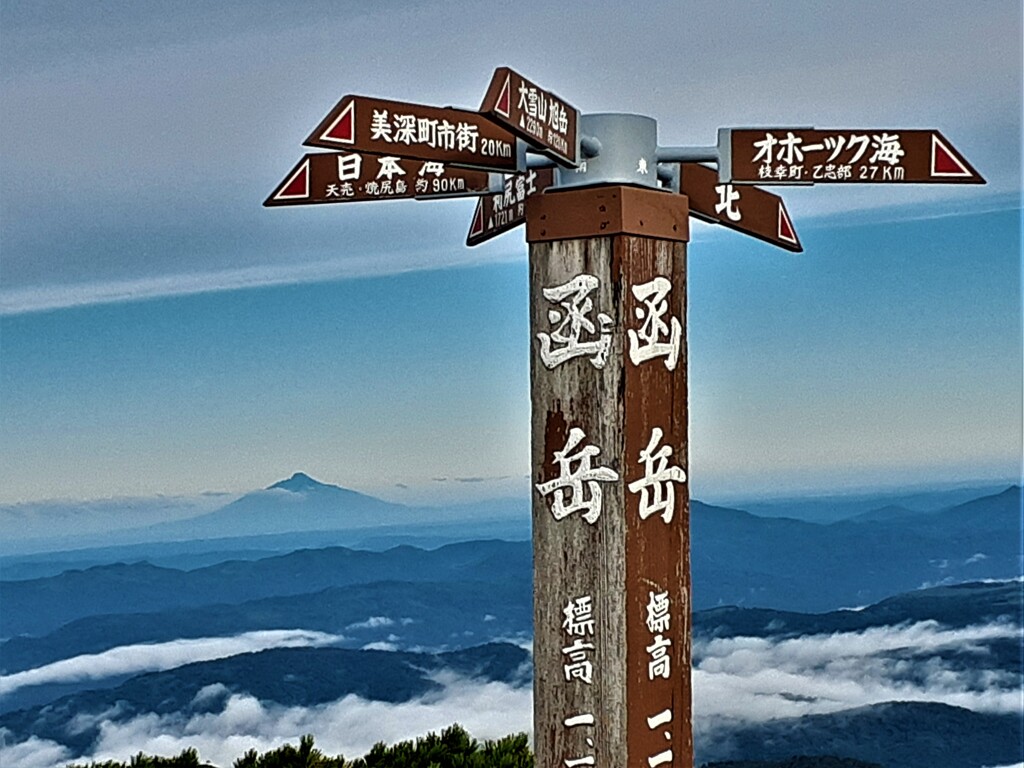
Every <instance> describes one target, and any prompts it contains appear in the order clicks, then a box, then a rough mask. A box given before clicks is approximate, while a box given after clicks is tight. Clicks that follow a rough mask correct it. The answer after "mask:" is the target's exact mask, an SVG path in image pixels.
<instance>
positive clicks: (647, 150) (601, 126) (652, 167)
mask: <svg viewBox="0 0 1024 768" xmlns="http://www.w3.org/2000/svg"><path fill="white" fill-rule="evenodd" d="M580 136H582V137H584V139H587V140H591V142H590V143H593V142H592V140H594V139H596V141H597V146H599V147H600V151H599V153H598V154H597V155H596V156H594V157H588V158H586V159H585V160H583V161H582V162H580V164H579V167H577V168H559V169H558V187H559V188H565V187H591V186H594V185H596V184H634V185H637V186H641V187H657V186H658V122H657V120H655V119H654V118H652V117H645V116H644V115H630V114H620V113H605V114H596V115H581V116H580ZM584 146H586V145H584Z"/></svg>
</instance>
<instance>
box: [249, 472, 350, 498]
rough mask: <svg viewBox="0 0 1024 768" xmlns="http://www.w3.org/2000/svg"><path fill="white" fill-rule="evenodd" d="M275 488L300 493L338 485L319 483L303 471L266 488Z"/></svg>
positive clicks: (269, 489)
mask: <svg viewBox="0 0 1024 768" xmlns="http://www.w3.org/2000/svg"><path fill="white" fill-rule="evenodd" d="M275 488H278V489H280V490H282V491H291V492H292V493H302V492H303V491H315V490H317V489H319V488H338V486H336V485H327V484H326V483H321V482H320V481H319V480H314V479H313V478H312V477H310V476H309V475H307V474H306V473H305V472H296V473H295V474H294V475H292V476H291V477H289V478H288V479H287V480H278V481H277V482H276V483H274V484H273V485H271V486H268V487H267V488H266V490H268V491H272V490H274V489H275ZM339 490H340V489H339Z"/></svg>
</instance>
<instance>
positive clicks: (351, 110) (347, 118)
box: [320, 101, 356, 144]
mask: <svg viewBox="0 0 1024 768" xmlns="http://www.w3.org/2000/svg"><path fill="white" fill-rule="evenodd" d="M355 125H356V103H355V102H354V101H350V102H349V103H348V106H347V107H345V108H344V109H343V110H341V113H340V114H339V115H338V116H337V117H336V118H335V120H334V122H333V123H331V125H330V127H329V128H328V129H327V130H326V131H324V132H323V133H322V134H320V139H321V141H336V142H338V143H339V144H353V143H355V140H356V129H355Z"/></svg>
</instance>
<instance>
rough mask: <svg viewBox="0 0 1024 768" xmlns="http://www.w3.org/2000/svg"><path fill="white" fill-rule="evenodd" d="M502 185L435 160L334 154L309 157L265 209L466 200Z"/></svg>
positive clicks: (491, 176) (497, 180) (493, 176)
mask: <svg viewBox="0 0 1024 768" xmlns="http://www.w3.org/2000/svg"><path fill="white" fill-rule="evenodd" d="M500 183H501V176H500V174H495V173H488V172H487V171H474V170H468V169H465V168H452V167H450V166H446V165H444V164H442V163H438V162H434V161H430V160H407V159H404V158H401V157H395V156H393V155H363V154H360V153H358V152H338V153H334V152H331V153H321V154H312V155H306V156H304V157H303V158H302V159H301V160H300V161H299V162H298V164H296V166H295V167H294V168H292V169H291V171H289V172H288V175H287V176H285V177H284V181H282V182H281V183H280V184H279V185H278V186H277V189H275V190H274V191H273V192H272V193H271V195H270V197H268V198H267V199H266V201H265V202H264V203H263V205H265V206H268V207H272V206H278V205H315V204H319V203H354V202H359V201H361V200H391V199H396V198H408V197H418V198H431V197H464V196H470V195H480V194H484V193H486V192H489V191H491V190H493V189H495V188H496V185H498V184H500Z"/></svg>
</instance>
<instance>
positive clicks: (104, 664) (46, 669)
mask: <svg viewBox="0 0 1024 768" xmlns="http://www.w3.org/2000/svg"><path fill="white" fill-rule="evenodd" d="M343 639H344V638H342V637H341V636H339V635H329V634H325V633H323V632H310V631H307V630H302V629H280V630H268V631H263V632H246V633H243V634H241V635H237V636H235V637H201V638H196V639H190V640H172V641H171V642H168V643H153V644H139V645H122V646H119V647H117V648H111V649H110V650H109V651H104V652H103V653H94V654H86V655H82V656H75V657H73V658H70V659H63V660H61V661H56V662H54V663H53V664H47V665H45V666H42V667H37V668H35V669H29V670H25V671H24V672H16V673H14V674H13V675H5V676H2V677H0V696H2V695H5V694H9V693H13V692H14V691H16V690H18V689H19V688H24V687H25V686H30V685H43V684H46V683H73V682H79V681H82V680H101V679H103V678H106V677H115V676H117V675H131V674H139V673H142V672H159V671H162V670H166V669H173V668H174V667H180V666H181V665H183V664H192V663H195V662H198V661H210V660H212V659H223V658H226V657H228V656H236V655H238V654H240V653H254V652H256V651H263V650H266V649H268V648H302V647H318V646H323V645H331V644H333V643H337V642H340V641H341V640H343Z"/></svg>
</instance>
